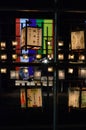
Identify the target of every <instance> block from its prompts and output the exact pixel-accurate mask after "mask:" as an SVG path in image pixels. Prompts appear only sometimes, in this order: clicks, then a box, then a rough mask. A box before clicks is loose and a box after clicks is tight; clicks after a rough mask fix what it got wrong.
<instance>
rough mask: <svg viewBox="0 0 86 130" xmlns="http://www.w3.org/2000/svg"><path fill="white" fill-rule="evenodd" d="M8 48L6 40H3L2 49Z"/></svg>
mask: <svg viewBox="0 0 86 130" xmlns="http://www.w3.org/2000/svg"><path fill="white" fill-rule="evenodd" d="M5 48H6V42H1V49H2V50H4V49H5Z"/></svg>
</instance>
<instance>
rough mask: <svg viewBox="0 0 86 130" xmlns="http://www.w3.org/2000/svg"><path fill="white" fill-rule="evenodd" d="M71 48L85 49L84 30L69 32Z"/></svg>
mask: <svg viewBox="0 0 86 130" xmlns="http://www.w3.org/2000/svg"><path fill="white" fill-rule="evenodd" d="M71 49H72V50H77V49H85V37H84V31H75V32H71Z"/></svg>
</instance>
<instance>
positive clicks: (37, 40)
mask: <svg viewBox="0 0 86 130" xmlns="http://www.w3.org/2000/svg"><path fill="white" fill-rule="evenodd" d="M26 42H27V45H28V46H42V28H36V27H27V41H26V28H23V29H22V30H21V47H23V46H25V43H26Z"/></svg>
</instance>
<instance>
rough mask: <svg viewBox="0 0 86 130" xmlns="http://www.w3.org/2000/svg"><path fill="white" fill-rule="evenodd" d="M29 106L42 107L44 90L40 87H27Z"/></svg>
mask: <svg viewBox="0 0 86 130" xmlns="http://www.w3.org/2000/svg"><path fill="white" fill-rule="evenodd" d="M27 106H28V107H42V90H41V89H40V88H36V89H35V88H33V89H27Z"/></svg>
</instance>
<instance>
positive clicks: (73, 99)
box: [68, 89, 80, 108]
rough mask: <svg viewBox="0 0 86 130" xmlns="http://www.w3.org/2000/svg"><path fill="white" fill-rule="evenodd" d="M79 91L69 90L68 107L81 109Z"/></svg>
mask: <svg viewBox="0 0 86 130" xmlns="http://www.w3.org/2000/svg"><path fill="white" fill-rule="evenodd" d="M79 94H80V93H79V90H76V89H69V91H68V106H69V107H77V108H78V107H79Z"/></svg>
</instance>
